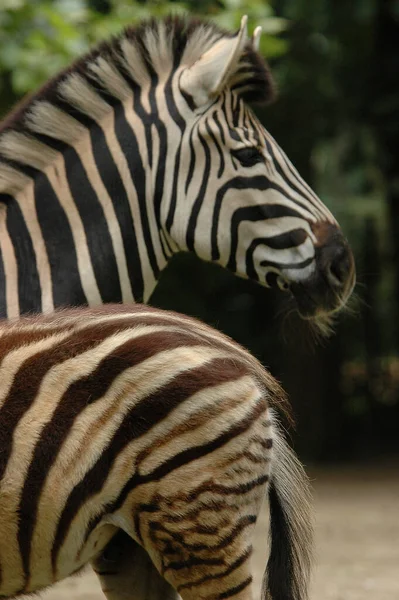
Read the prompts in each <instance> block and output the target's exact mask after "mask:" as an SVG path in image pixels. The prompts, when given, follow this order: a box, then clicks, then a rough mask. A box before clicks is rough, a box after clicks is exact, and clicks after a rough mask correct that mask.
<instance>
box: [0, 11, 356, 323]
mask: <svg viewBox="0 0 399 600" xmlns="http://www.w3.org/2000/svg"><path fill="white" fill-rule="evenodd" d="M259 34H260V28H257V29H256V30H255V34H254V36H253V38H252V39H251V40H249V39H248V38H247V33H246V19H245V18H244V19H243V22H242V26H241V29H240V31H239V32H238V33H237V34H236V35H232V34H230V33H227V32H225V31H222V30H220V29H218V28H217V27H216V26H214V25H213V24H210V23H203V22H201V21H196V20H184V19H181V18H169V19H166V20H162V21H151V22H145V23H143V24H142V25H140V26H139V27H136V28H128V29H127V30H126V31H125V32H124V33H123V34H122V35H121V36H120V37H118V38H116V39H114V40H112V41H111V42H109V43H105V44H103V45H101V46H99V48H97V49H96V50H94V51H93V52H92V53H91V54H89V55H87V56H85V57H84V58H82V59H81V60H80V61H78V62H77V63H76V64H75V65H74V66H72V67H71V68H70V69H68V70H66V71H64V72H63V73H61V74H60V75H59V76H58V77H56V78H55V79H53V80H51V81H50V82H49V83H48V84H47V85H46V86H44V88H43V89H42V90H41V91H39V92H38V93H37V94H36V95H33V96H31V97H30V98H29V99H28V100H27V101H26V102H24V103H23V104H22V105H21V106H20V107H18V108H17V109H16V110H15V111H14V113H12V114H11V115H10V116H9V117H8V118H7V119H6V120H5V121H4V122H3V123H2V124H1V125H0V314H1V315H4V316H11V317H14V316H18V315H19V314H21V313H25V312H29V311H35V312H50V311H52V310H53V309H54V307H57V306H61V305H64V306H65V305H81V304H89V305H98V304H101V303H103V302H120V301H124V302H130V301H141V300H144V301H147V300H148V298H149V296H150V294H151V293H152V291H153V289H154V286H155V285H156V281H157V279H158V277H159V274H160V272H161V271H162V269H163V268H164V267H165V265H166V264H167V261H168V259H169V258H170V256H171V255H172V254H174V253H175V252H178V251H191V252H195V253H196V254H197V255H198V256H199V257H200V258H202V259H204V260H208V261H214V262H217V263H219V264H220V265H222V266H223V267H226V268H228V269H230V270H231V271H233V272H234V273H237V274H238V275H240V276H243V277H248V278H250V279H253V280H255V281H259V282H260V283H261V284H263V285H267V286H270V285H278V286H280V287H281V288H282V289H290V290H291V291H292V293H293V294H294V296H295V298H296V300H297V303H298V306H299V309H300V311H301V312H302V314H304V315H306V316H315V315H316V316H317V315H322V314H328V313H331V312H332V311H334V310H336V309H337V308H339V307H341V306H342V305H343V304H344V303H345V301H346V300H347V298H348V296H349V294H350V292H351V290H352V287H353V284H354V276H355V275H354V264H353V257H352V253H351V251H350V249H349V247H348V245H347V243H346V241H345V239H344V238H343V236H342V233H341V231H340V229H339V227H338V225H337V223H336V221H335V219H334V218H333V216H332V215H331V213H330V212H329V210H328V209H327V208H326V207H325V206H324V205H323V204H322V202H321V201H320V200H319V199H318V198H317V196H316V195H315V194H314V192H313V191H312V190H311V189H310V188H309V187H308V186H307V185H306V183H305V182H304V181H303V180H302V179H301V177H300V176H299V174H298V173H297V172H296V170H295V168H294V167H293V166H292V164H291V163H290V162H289V160H288V159H287V158H286V156H285V155H284V153H283V152H282V150H281V149H280V148H279V146H278V145H277V144H276V142H275V141H274V140H273V139H272V138H271V136H270V135H269V134H268V132H267V131H266V130H265V129H264V128H263V126H262V125H261V124H260V122H259V121H258V120H257V118H256V117H255V116H254V114H253V113H252V111H251V110H250V109H249V107H248V103H251V102H267V101H269V100H270V99H271V97H272V95H273V85H272V81H271V77H270V75H269V71H268V69H267V67H266V65H265V64H264V62H263V60H262V58H261V56H260V55H259V54H258V52H257V44H258V41H259Z"/></svg>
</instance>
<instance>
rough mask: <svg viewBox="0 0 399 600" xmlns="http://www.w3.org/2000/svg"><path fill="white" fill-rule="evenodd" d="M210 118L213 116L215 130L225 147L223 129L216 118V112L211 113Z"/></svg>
mask: <svg viewBox="0 0 399 600" xmlns="http://www.w3.org/2000/svg"><path fill="white" fill-rule="evenodd" d="M212 116H213V120H214V121H215V123H216V126H217V128H218V129H219V131H220V139H221V140H222V144H223V145H224V146H225V145H226V138H225V137H224V131H223V127H222V125H221V124H220V121H219V117H218V114H217V111H216V110H215V111H214V112H213V114H212Z"/></svg>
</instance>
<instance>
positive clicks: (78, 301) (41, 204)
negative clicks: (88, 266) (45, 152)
mask: <svg viewBox="0 0 399 600" xmlns="http://www.w3.org/2000/svg"><path fill="white" fill-rule="evenodd" d="M34 195H35V206H36V212H37V218H38V221H39V224H40V228H41V231H42V234H43V239H44V243H45V246H46V251H47V256H48V260H49V264H50V272H51V282H52V289H53V300H54V305H55V306H56V307H57V306H62V305H64V306H65V305H68V306H80V305H82V304H87V299H86V296H85V294H84V291H83V287H82V283H81V281H80V276H79V270H78V260H77V255H76V247H75V243H74V240H73V236H72V230H71V226H70V224H69V221H68V219H67V217H66V215H65V212H64V209H63V208H62V206H61V204H60V202H59V199H58V197H57V195H56V194H55V193H54V190H53V188H52V187H51V184H50V182H49V180H48V179H47V176H46V175H45V174H44V173H40V175H39V176H38V177H37V178H36V180H35V184H34Z"/></svg>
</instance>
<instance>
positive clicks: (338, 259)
mask: <svg viewBox="0 0 399 600" xmlns="http://www.w3.org/2000/svg"><path fill="white" fill-rule="evenodd" d="M350 270H351V262H350V256H349V252H348V250H347V248H346V247H345V246H341V247H340V248H337V250H336V252H335V254H334V256H333V257H332V258H331V260H330V261H329V263H328V264H327V265H326V274H327V279H328V281H329V283H330V284H331V285H332V286H334V287H336V288H342V287H344V286H345V284H346V282H347V280H348V274H349V273H350Z"/></svg>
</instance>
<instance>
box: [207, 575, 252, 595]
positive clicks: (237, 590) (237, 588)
mask: <svg viewBox="0 0 399 600" xmlns="http://www.w3.org/2000/svg"><path fill="white" fill-rule="evenodd" d="M251 583H252V575H249V577H247V578H246V579H245V581H243V582H242V583H240V585H236V586H235V587H232V588H230V589H229V590H226V591H225V592H223V593H222V594H218V595H217V596H214V597H213V598H214V600H224V599H225V598H231V597H232V596H236V595H237V594H239V593H240V592H242V590H245V588H246V587H248V586H249V585H250V584H251Z"/></svg>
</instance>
